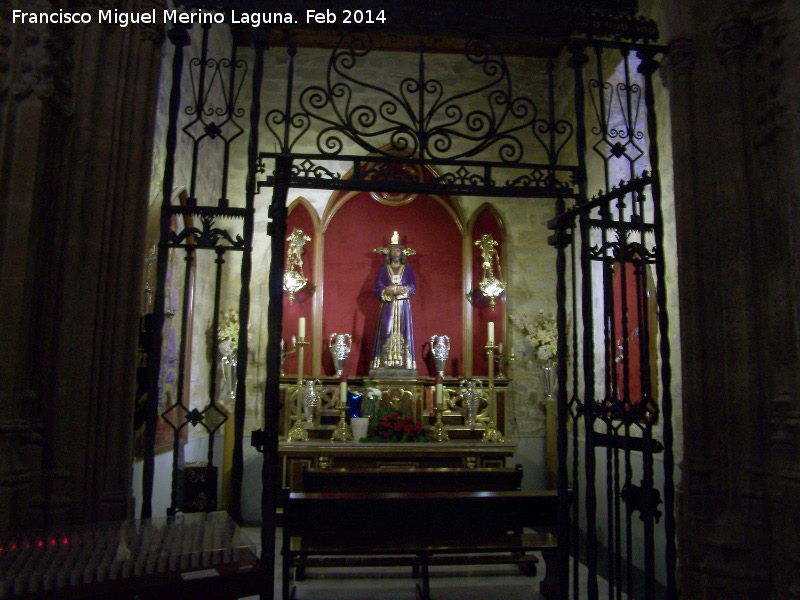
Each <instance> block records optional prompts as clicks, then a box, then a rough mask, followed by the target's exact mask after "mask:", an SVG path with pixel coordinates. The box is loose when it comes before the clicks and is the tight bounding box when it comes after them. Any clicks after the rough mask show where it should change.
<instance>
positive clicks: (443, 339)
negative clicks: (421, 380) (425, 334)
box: [431, 335, 450, 377]
mask: <svg viewBox="0 0 800 600" xmlns="http://www.w3.org/2000/svg"><path fill="white" fill-rule="evenodd" d="M431 354H433V360H434V362H435V363H436V370H437V371H438V372H439V377H444V369H445V367H446V366H447V357H448V356H449V355H450V338H449V337H448V336H446V335H432V336H431Z"/></svg>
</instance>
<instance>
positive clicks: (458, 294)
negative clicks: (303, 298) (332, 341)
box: [322, 192, 464, 376]
mask: <svg viewBox="0 0 800 600" xmlns="http://www.w3.org/2000/svg"><path fill="white" fill-rule="evenodd" d="M351 194H352V193H348V192H342V196H343V197H346V196H348V195H349V196H350V197H349V198H348V199H347V200H346V201H344V202H343V203H342V204H340V205H339V206H338V209H337V210H336V212H335V213H334V214H333V215H332V217H331V218H330V221H329V223H328V225H327V228H326V231H325V238H324V261H323V264H324V267H323V269H324V271H323V273H324V274H323V275H322V276H323V278H324V292H323V293H324V298H323V311H322V334H323V351H322V374H323V375H332V374H333V373H334V368H333V363H332V360H331V355H330V352H329V351H328V349H327V340H328V338H329V337H330V335H331V334H333V333H349V334H351V335H352V336H353V346H352V349H351V352H350V356H349V358H348V360H347V363H346V366H345V374H346V375H359V376H362V375H367V374H368V371H369V363H370V359H371V355H372V349H373V343H374V336H375V330H376V328H377V325H378V309H379V300H378V299H377V298H376V297H375V294H374V292H373V288H374V285H375V276H376V274H377V272H378V269H379V267H380V266H381V264H382V263H383V261H384V259H385V257H384V255H382V254H378V253H376V252H375V251H374V250H375V248H379V247H387V246H388V245H389V241H390V238H391V235H392V232H393V231H398V232H399V233H400V242H401V243H402V244H403V245H404V246H407V247H410V248H412V249H414V250H416V251H417V253H416V255H414V256H410V257H409V258H408V264H409V265H410V266H411V268H412V269H413V270H414V274H415V276H416V279H417V292H416V294H415V295H414V296H413V297H412V298H411V309H412V315H413V321H414V340H415V345H416V348H415V352H416V359H417V370H418V372H419V374H420V375H421V376H427V375H434V374H435V372H434V371H433V370H432V369H431V370H429V367H428V365H427V364H426V363H425V354H426V353H427V352H428V351H429V350H430V348H429V346H430V339H431V336H432V335H434V334H437V335H448V336H450V344H451V349H450V360H449V361H448V365H447V370H446V375H447V376H455V375H463V373H462V372H461V369H462V365H463V325H462V323H463V318H464V317H463V308H462V297H463V294H464V292H463V289H462V254H461V253H462V234H461V231H460V230H459V227H458V224H457V222H456V219H455V217H454V216H453V213H452V212H451V211H449V210H448V208H447V207H446V206H445V205H444V203H447V202H449V200H448V199H444V200H442V201H440V200H437V199H436V198H434V197H431V196H427V195H419V196H417V197H415V198H414V199H413V200H412V201H411V202H408V203H407V204H401V205H387V204H384V203H381V202H379V201H377V200H375V199H374V198H373V197H372V196H371V195H370V194H369V193H357V194H353V195H351ZM336 202H337V199H336V198H334V199H332V201H331V203H330V206H336Z"/></svg>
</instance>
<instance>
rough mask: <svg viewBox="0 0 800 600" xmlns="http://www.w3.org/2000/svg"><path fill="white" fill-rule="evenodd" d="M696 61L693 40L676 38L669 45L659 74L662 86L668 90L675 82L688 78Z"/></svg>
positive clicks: (695, 49)
mask: <svg viewBox="0 0 800 600" xmlns="http://www.w3.org/2000/svg"><path fill="white" fill-rule="evenodd" d="M696 61H697V44H696V43H695V41H694V40H693V39H689V38H678V39H676V40H673V41H672V42H671V43H670V44H669V49H668V51H667V55H666V57H665V58H664V66H663V68H662V69H661V74H662V77H663V80H664V85H665V86H666V87H667V88H669V87H671V85H672V84H673V83H675V82H678V81H681V80H683V79H684V78H686V77H688V76H689V75H690V74H691V72H692V70H693V69H694V67H695V62H696Z"/></svg>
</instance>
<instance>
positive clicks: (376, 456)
mask: <svg viewBox="0 0 800 600" xmlns="http://www.w3.org/2000/svg"><path fill="white" fill-rule="evenodd" d="M515 448H516V444H514V443H512V442H502V443H495V444H484V443H481V442H480V441H474V440H464V441H450V442H448V443H435V442H423V443H408V444H380V443H364V442H343V443H337V444H332V443H330V442H320V441H309V442H291V443H288V442H280V443H279V444H278V455H279V456H280V461H281V483H282V487H284V488H289V490H291V491H302V489H303V470H304V468H317V469H352V470H356V469H407V470H412V469H500V468H504V467H505V466H506V459H508V458H510V457H511V456H512V455H513V454H514V450H515Z"/></svg>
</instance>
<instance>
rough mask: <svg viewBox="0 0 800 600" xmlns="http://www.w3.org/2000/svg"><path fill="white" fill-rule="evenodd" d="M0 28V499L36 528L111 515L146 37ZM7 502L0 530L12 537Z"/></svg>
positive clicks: (151, 87)
mask: <svg viewBox="0 0 800 600" xmlns="http://www.w3.org/2000/svg"><path fill="white" fill-rule="evenodd" d="M94 4H95V6H94V8H93V9H92V10H96V9H97V8H104V9H109V8H119V9H121V10H126V11H140V10H145V9H147V8H149V7H150V6H151V5H152V7H156V4H154V3H153V2H148V1H146V0H136V1H134V2H126V3H121V2H120V3H117V2H110V1H108V2H102V3H101V4H102V6H98V3H97V2H95V3H94ZM123 4H124V5H123ZM145 5H147V6H145ZM14 7H16V8H25V9H28V10H36V11H43V12H44V11H49V10H53V9H54V7H53V6H52V5H50V4H49V3H48V2H46V1H45V0H39V1H37V2H34V3H33V4H31V3H27V4H26V5H25V6H24V7H20V6H14ZM6 14H7V13H4V16H3V18H7V17H6V16H5V15H6ZM95 20H96V19H95ZM4 27H5V28H4V31H5V32H10V34H9V35H10V39H11V44H10V51H9V52H8V56H9V57H10V58H11V60H10V61H9V64H10V68H9V81H10V84H9V85H8V86H7V87H6V88H5V89H6V90H7V91H6V95H5V96H4V97H3V105H2V110H3V113H2V118H3V128H2V130H3V134H2V136H3V137H2V145H1V146H0V151H2V153H3V154H2V158H3V163H2V164H3V172H4V174H7V178H5V179H4V182H3V183H2V184H0V185H2V186H3V192H4V195H6V193H8V194H9V197H10V198H11V200H12V201H11V202H10V203H9V204H6V203H2V205H3V208H2V209H0V210H3V211H4V212H5V215H4V216H6V217H8V218H7V219H5V220H4V223H5V224H4V226H3V227H4V228H3V230H2V237H0V250H2V254H0V256H2V262H1V263H0V269H2V271H1V273H2V280H1V281H0V283H1V284H2V286H3V294H2V300H0V302H2V304H3V309H4V315H5V317H6V318H7V319H8V321H7V324H8V325H9V329H10V335H9V336H8V338H7V339H6V340H4V345H3V355H2V359H3V360H2V361H0V362H2V366H0V369H2V377H0V380H2V383H0V385H2V386H3V387H2V388H0V394H2V401H3V405H4V406H6V407H8V409H6V410H7V412H6V413H5V414H4V417H5V416H6V415H8V416H9V417H15V418H16V419H17V420H15V421H13V423H9V424H8V426H6V424H3V423H0V439H1V440H2V444H0V453H2V454H0V462H2V463H3V464H5V465H18V466H19V468H17V467H14V469H15V471H14V473H11V474H8V473H3V474H0V495H2V496H4V497H5V496H15V495H16V496H19V495H20V493H21V491H22V489H23V486H24V485H27V484H26V483H24V482H28V483H29V485H28V488H27V489H29V490H35V491H36V490H41V493H40V495H41V503H40V510H41V517H40V518H39V521H40V522H41V524H44V525H47V524H48V523H49V522H51V521H62V522H63V519H65V518H66V519H74V520H76V521H81V522H83V521H96V520H107V519H117V518H125V517H126V516H128V515H129V513H130V508H131V506H130V504H131V489H130V486H131V482H130V480H131V466H132V451H131V448H132V437H133V431H132V416H133V397H134V373H135V357H136V345H137V336H138V313H139V306H140V302H139V299H140V289H141V279H142V276H141V273H142V264H143V258H144V231H145V222H146V208H147V200H148V198H147V195H148V190H149V183H150V166H151V165H150V163H151V151H152V139H153V119H154V114H155V98H156V87H157V83H158V71H159V66H160V51H159V50H160V42H161V28H160V26H156V27H151V28H148V27H146V26H135V27H134V26H130V27H125V28H123V27H117V26H113V25H112V26H101V25H99V24H96V23H95V24H92V25H84V26H71V27H62V28H54V27H50V26H47V25H44V26H36V27H33V28H26V27H20V26H19V24H15V25H13V26H11V25H9V24H8V23H6V24H5V26H4ZM6 39H7V38H5V37H0V42H4V41H5V40H6ZM6 167H8V169H7V168H6ZM6 291H9V292H10V293H9V294H7V293H6ZM26 390H29V391H26ZM6 400H8V402H6ZM37 432H38V434H39V435H40V436H41V438H40V440H41V442H40V444H39V447H40V451H39V453H38V458H37V456H36V452H34V451H32V450H31V449H30V442H31V440H35V439H36V435H37ZM35 463H36V464H35ZM37 481H38V482H40V483H37ZM5 482H9V483H8V484H6V483H5ZM11 482H17V483H11ZM4 486H5V487H4ZM9 486H11V487H9ZM32 499H33V500H34V503H35V501H36V494H34V495H33V497H32ZM2 501H3V498H0V502H2ZM9 506H10V508H9V509H7V510H6V511H5V512H4V513H2V515H0V516H1V517H2V519H3V522H0V531H5V530H9V529H12V528H15V527H16V528H20V527H25V526H26V523H25V522H24V520H25V519H24V518H22V517H23V513H24V512H25V511H26V507H25V506H21V505H19V504H17V505H14V504H10V505H9Z"/></svg>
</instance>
